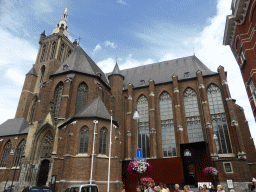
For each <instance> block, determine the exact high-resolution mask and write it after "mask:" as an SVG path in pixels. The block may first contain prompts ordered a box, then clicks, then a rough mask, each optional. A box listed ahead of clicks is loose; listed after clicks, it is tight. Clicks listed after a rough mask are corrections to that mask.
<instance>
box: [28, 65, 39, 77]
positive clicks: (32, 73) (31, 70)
mask: <svg viewBox="0 0 256 192" xmlns="http://www.w3.org/2000/svg"><path fill="white" fill-rule="evenodd" d="M29 74H30V75H34V76H36V77H37V72H36V70H35V69H34V68H33V67H32V69H30V71H29V72H28V73H27V74H26V75H29Z"/></svg>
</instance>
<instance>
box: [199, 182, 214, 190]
mask: <svg viewBox="0 0 256 192" xmlns="http://www.w3.org/2000/svg"><path fill="white" fill-rule="evenodd" d="M211 184H212V183H211V182H198V188H199V187H200V186H201V187H203V186H204V185H206V187H207V188H208V189H210V188H211Z"/></svg>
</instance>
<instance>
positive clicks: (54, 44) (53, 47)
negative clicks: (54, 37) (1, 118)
mask: <svg viewBox="0 0 256 192" xmlns="http://www.w3.org/2000/svg"><path fill="white" fill-rule="evenodd" d="M55 52H56V42H55V41H54V42H53V43H52V51H51V56H50V59H53V58H54V56H55Z"/></svg>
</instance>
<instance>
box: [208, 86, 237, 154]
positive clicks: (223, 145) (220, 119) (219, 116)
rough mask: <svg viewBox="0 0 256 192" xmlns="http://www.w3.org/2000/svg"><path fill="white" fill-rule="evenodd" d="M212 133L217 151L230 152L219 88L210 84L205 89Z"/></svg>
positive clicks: (221, 152)
mask: <svg viewBox="0 0 256 192" xmlns="http://www.w3.org/2000/svg"><path fill="white" fill-rule="evenodd" d="M207 95H208V101H209V106H210V113H211V117H212V125H213V129H214V134H216V135H217V139H216V145H217V149H218V153H220V154H223V153H232V149H231V143H230V137H229V131H228V125H227V118H226V114H225V111H224V107H223V102H222V98H221V92H220V89H219V88H218V87H217V86H216V85H213V84H211V85H210V86H209V87H208V89H207Z"/></svg>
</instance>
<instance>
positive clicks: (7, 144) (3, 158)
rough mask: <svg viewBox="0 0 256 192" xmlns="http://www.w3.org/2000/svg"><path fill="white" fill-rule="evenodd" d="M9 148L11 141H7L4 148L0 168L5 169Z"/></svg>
mask: <svg viewBox="0 0 256 192" xmlns="http://www.w3.org/2000/svg"><path fill="white" fill-rule="evenodd" d="M11 148H12V143H11V141H8V142H7V143H6V144H5V146H4V152H3V155H2V159H1V162H0V167H6V164H7V161H8V158H9V153H10V150H11Z"/></svg>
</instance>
